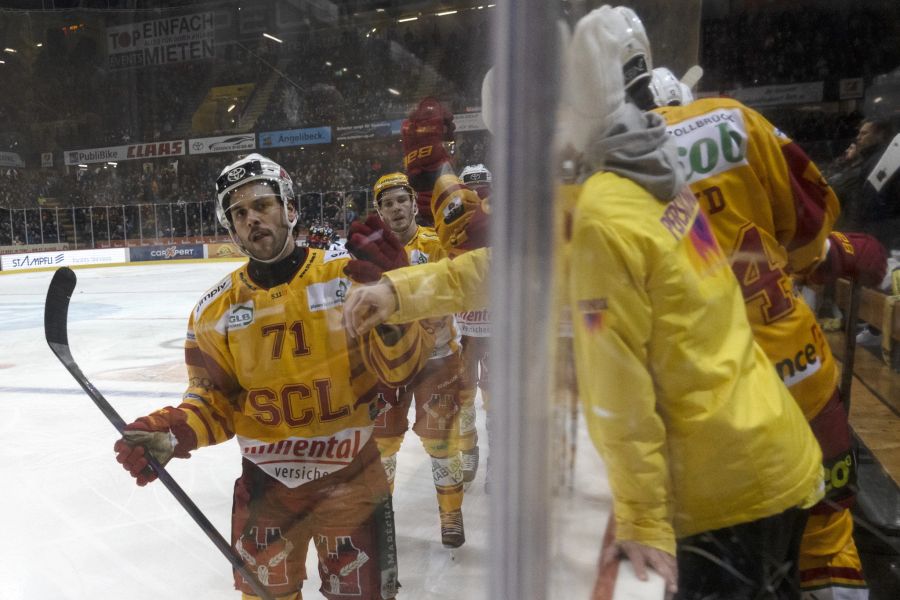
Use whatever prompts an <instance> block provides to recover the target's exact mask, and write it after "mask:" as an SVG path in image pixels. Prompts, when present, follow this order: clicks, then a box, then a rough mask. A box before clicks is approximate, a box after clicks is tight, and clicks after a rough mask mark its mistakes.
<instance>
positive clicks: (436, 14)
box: [434, 10, 459, 17]
mask: <svg viewBox="0 0 900 600" xmlns="http://www.w3.org/2000/svg"><path fill="white" fill-rule="evenodd" d="M457 12H459V11H456V10H445V11H444V12H439V13H434V14H435V16H438V17H446V16H447V15H455V14H456V13H457Z"/></svg>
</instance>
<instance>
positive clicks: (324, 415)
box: [179, 250, 433, 487]
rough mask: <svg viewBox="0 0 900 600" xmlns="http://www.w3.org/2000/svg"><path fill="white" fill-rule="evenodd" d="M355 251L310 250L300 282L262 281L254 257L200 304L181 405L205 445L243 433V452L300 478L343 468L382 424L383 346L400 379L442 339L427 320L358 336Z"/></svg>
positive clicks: (282, 475) (393, 375) (191, 329)
mask: <svg viewBox="0 0 900 600" xmlns="http://www.w3.org/2000/svg"><path fill="white" fill-rule="evenodd" d="M348 261H349V255H348V254H347V253H346V252H343V251H340V252H330V251H328V252H326V251H321V250H309V251H308V253H307V255H306V258H305V260H304V262H303V264H302V265H301V266H300V268H299V269H298V271H297V272H296V274H295V275H294V277H293V278H292V279H291V281H289V282H287V283H284V284H281V285H277V286H275V287H272V288H270V289H264V288H260V287H258V286H257V285H256V284H255V283H254V282H253V281H252V280H251V278H250V277H249V275H248V272H247V265H244V266H242V267H241V268H239V269H237V270H236V271H234V272H232V273H230V274H229V275H228V276H227V277H225V278H224V279H222V280H221V281H220V282H219V283H218V284H217V285H215V286H214V287H213V288H211V289H210V290H209V291H208V292H207V293H206V294H205V295H204V296H203V297H202V298H201V299H200V301H199V302H198V303H197V304H196V306H195V307H194V309H193V311H192V313H191V316H190V321H189V325H188V331H187V339H186V342H185V361H186V363H187V367H188V375H189V378H190V380H189V385H188V388H187V390H186V391H185V393H184V396H183V400H182V404H181V405H180V406H179V409H180V410H182V411H184V412H186V413H187V415H188V425H189V426H190V427H191V428H192V429H193V430H194V432H195V433H196V435H197V441H198V445H199V446H206V445H211V444H216V443H219V442H223V441H225V440H227V439H229V438H231V437H232V436H236V437H237V440H238V443H239V445H240V451H241V455H242V456H243V457H244V458H246V459H248V460H250V461H252V462H253V463H255V464H256V465H257V466H259V468H261V469H262V470H263V471H265V472H266V473H267V474H268V475H270V476H272V477H273V478H275V479H277V480H278V481H280V482H281V483H283V484H284V485H286V486H288V487H298V486H300V485H303V484H304V483H308V482H310V481H314V480H317V479H319V478H321V477H323V476H325V475H328V474H330V473H333V472H335V471H338V470H340V469H342V468H344V467H346V466H347V465H349V464H350V462H351V461H352V460H353V459H354V457H355V456H356V455H357V454H358V452H359V451H360V449H361V448H362V447H363V445H364V444H365V443H366V442H367V441H368V440H369V438H370V436H371V433H372V420H373V418H374V416H375V414H374V411H375V410H376V409H377V407H376V402H375V400H376V397H377V393H378V387H377V378H376V375H375V374H373V373H372V372H371V371H370V370H367V369H366V366H365V365H366V364H368V363H371V362H372V361H367V360H366V359H365V357H364V356H363V353H365V352H374V353H377V355H378V357H379V358H380V359H381V364H384V365H388V366H387V367H386V368H385V371H384V372H383V373H380V375H382V376H383V377H385V378H386V379H387V381H385V383H388V384H389V385H395V386H396V385H402V384H404V383H405V382H406V381H408V380H409V379H411V378H412V376H414V375H415V373H416V372H417V371H418V370H419V368H421V366H422V365H423V364H424V361H425V360H426V359H427V357H428V355H429V353H430V350H431V345H432V343H433V339H432V338H430V337H429V336H428V334H427V333H426V332H425V331H424V329H423V328H422V327H420V326H418V325H417V324H413V325H411V326H407V327H405V328H401V329H400V332H401V333H402V335H401V336H400V338H399V339H398V340H391V344H390V345H388V344H387V343H385V342H384V341H383V340H381V338H380V337H379V335H378V334H377V333H375V332H374V331H373V332H372V333H371V334H370V335H369V336H367V337H365V338H364V339H362V340H360V342H358V341H357V340H353V339H351V338H349V337H348V335H347V334H346V333H345V329H344V327H343V325H342V322H341V313H342V304H343V300H344V298H345V297H346V294H347V291H348V290H349V288H350V286H351V281H350V280H349V279H347V277H346V276H345V275H344V272H343V269H344V266H345V265H346V264H347V262H348Z"/></svg>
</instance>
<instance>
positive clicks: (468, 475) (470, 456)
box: [460, 446, 479, 490]
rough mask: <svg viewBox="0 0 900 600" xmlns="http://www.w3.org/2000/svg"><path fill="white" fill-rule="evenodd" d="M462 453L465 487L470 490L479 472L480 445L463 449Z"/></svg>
mask: <svg viewBox="0 0 900 600" xmlns="http://www.w3.org/2000/svg"><path fill="white" fill-rule="evenodd" d="M460 455H461V458H462V469H463V487H464V488H465V489H467V490H468V489H469V486H470V485H472V482H473V481H475V475H476V474H477V473H478V456H479V454H478V446H475V447H474V448H472V449H471V450H462V451H461V452H460Z"/></svg>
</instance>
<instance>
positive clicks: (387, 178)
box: [372, 171, 416, 206]
mask: <svg viewBox="0 0 900 600" xmlns="http://www.w3.org/2000/svg"><path fill="white" fill-rule="evenodd" d="M397 187H402V188H404V189H405V190H406V191H408V192H409V195H410V196H411V197H412V199H413V200H414V201H415V199H416V191H415V190H414V189H413V187H412V186H411V185H410V184H409V177H407V176H406V175H405V174H404V173H400V172H399V171H398V172H396V173H388V174H387V175H382V176H381V177H379V178H378V181H376V182H375V187H374V188H373V190H372V191H373V193H374V194H375V205H376V206H377V205H378V202H379V199H380V197H381V194H383V193H384V192H386V191H388V190H391V189H394V188H397Z"/></svg>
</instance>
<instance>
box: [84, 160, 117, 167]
mask: <svg viewBox="0 0 900 600" xmlns="http://www.w3.org/2000/svg"><path fill="white" fill-rule="evenodd" d="M106 164H108V165H109V166H111V167H118V166H119V163H117V162H113V161H109V162H107V163H106ZM78 166H81V165H78ZM85 167H87V165H85Z"/></svg>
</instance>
